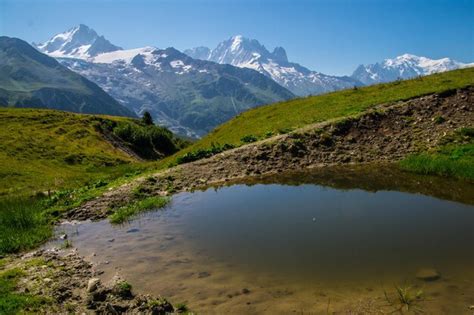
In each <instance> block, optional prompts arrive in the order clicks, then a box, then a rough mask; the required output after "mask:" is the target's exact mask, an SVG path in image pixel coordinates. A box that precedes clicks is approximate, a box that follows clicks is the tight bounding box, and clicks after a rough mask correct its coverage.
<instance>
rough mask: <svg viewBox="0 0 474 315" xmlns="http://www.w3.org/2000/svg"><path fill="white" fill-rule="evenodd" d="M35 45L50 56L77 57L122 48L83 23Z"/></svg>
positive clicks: (85, 56) (86, 56) (82, 57)
mask: <svg viewBox="0 0 474 315" xmlns="http://www.w3.org/2000/svg"><path fill="white" fill-rule="evenodd" d="M36 47H37V48H38V49H39V50H40V51H42V52H44V53H46V54H48V55H50V56H52V57H63V58H79V59H88V58H91V57H94V56H97V55H98V54H101V53H106V52H111V51H116V50H121V49H122V48H120V47H118V46H115V45H113V44H111V43H110V42H109V41H108V40H107V39H105V37H104V36H99V35H98V34H97V32H96V31H95V30H94V29H92V28H90V27H89V26H87V25H85V24H79V25H78V26H75V27H73V28H70V29H69V30H67V31H65V32H63V33H59V34H56V35H55V36H53V37H52V38H51V39H49V40H48V41H46V42H44V43H42V44H39V45H36Z"/></svg>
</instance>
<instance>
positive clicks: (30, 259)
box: [0, 249, 175, 314]
mask: <svg viewBox="0 0 474 315" xmlns="http://www.w3.org/2000/svg"><path fill="white" fill-rule="evenodd" d="M2 268H4V269H12V268H17V269H19V270H21V271H23V272H24V275H23V276H22V278H21V281H20V282H19V283H18V286H17V292H23V293H28V294H32V295H35V296H41V297H46V298H47V299H48V302H47V303H45V305H44V309H43V310H41V311H40V312H41V313H48V314H60V313H61V314H68V313H75V314H80V313H97V314H119V313H124V312H126V313H134V314H137V313H140V314H165V313H173V312H174V311H175V310H174V308H173V306H172V305H171V304H170V303H169V302H168V301H166V300H165V299H163V298H161V297H152V296H150V295H135V294H133V292H132V289H131V288H130V287H127V286H126V285H123V284H124V283H126V282H124V280H123V279H121V278H120V277H119V276H118V275H117V276H115V277H114V278H113V279H112V280H111V281H110V283H107V284H102V283H101V282H100V280H99V279H98V278H97V276H98V275H99V274H100V272H99V271H97V270H96V269H95V267H94V265H92V264H91V263H89V262H86V261H85V260H84V259H83V258H82V257H80V256H79V255H78V254H77V253H76V251H75V250H55V249H53V250H38V251H35V252H31V253H28V254H26V255H23V256H20V257H16V258H14V259H11V262H10V263H7V264H6V265H5V266H3V267H2ZM2 268H0V270H1V269H2ZM121 284H122V285H121ZM35 311H38V310H35Z"/></svg>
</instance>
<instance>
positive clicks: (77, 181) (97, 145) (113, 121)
mask: <svg viewBox="0 0 474 315" xmlns="http://www.w3.org/2000/svg"><path fill="white" fill-rule="evenodd" d="M0 126H1V127H0V198H1V197H2V196H5V195H10V196H11V195H28V194H33V193H35V192H38V191H46V190H48V189H51V190H57V189H67V188H74V187H79V186H81V185H84V184H86V183H91V182H95V181H98V180H108V179H112V178H115V177H118V176H120V175H123V174H126V173H130V172H135V171H137V170H140V169H143V168H144V167H146V166H147V163H145V162H140V163H139V161H140V160H141V159H140V157H145V158H146V157H151V158H158V157H160V156H164V155H169V154H171V153H174V152H176V151H177V150H178V149H179V148H180V147H181V145H182V142H181V141H180V140H178V139H176V138H174V137H173V136H172V134H171V133H170V132H169V131H167V130H165V129H163V128H159V127H154V126H143V125H141V123H140V122H139V121H138V120H133V119H129V118H120V117H108V116H92V115H81V114H73V113H67V112H61V111H54V110H38V109H0ZM104 133H105V134H108V139H109V140H110V139H111V140H113V141H107V140H106V138H105V136H104ZM150 137H151V138H152V139H153V140H154V141H155V139H157V140H156V141H155V142H159V143H150V140H149V139H150ZM146 141H148V142H149V143H146ZM112 142H113V143H114V144H112ZM121 148H122V149H121ZM150 148H153V149H150ZM124 150H126V151H127V152H130V153H132V154H129V153H127V152H125V151H124ZM158 150H161V151H158ZM134 153H136V154H137V155H135V154H134Z"/></svg>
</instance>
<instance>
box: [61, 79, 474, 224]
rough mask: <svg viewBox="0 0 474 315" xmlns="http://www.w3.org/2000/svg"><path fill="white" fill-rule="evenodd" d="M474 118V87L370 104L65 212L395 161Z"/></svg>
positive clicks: (92, 211) (72, 216)
mask: <svg viewBox="0 0 474 315" xmlns="http://www.w3.org/2000/svg"><path fill="white" fill-rule="evenodd" d="M473 122H474V87H468V88H464V89H458V90H452V91H447V92H445V93H442V94H433V95H428V96H423V97H419V98H414V99H411V100H408V101H403V102H397V103H394V104H384V105H380V106H377V107H375V108H373V109H370V110H368V111H366V112H364V113H362V114H361V115H359V116H357V117H355V118H346V119H342V120H338V121H332V122H326V123H321V124H315V125H311V126H307V127H304V128H302V129H299V130H296V131H294V132H292V133H290V134H287V135H279V136H275V137H272V138H269V139H266V140H263V141H259V142H256V143H252V144H248V145H245V146H242V147H239V148H236V149H233V150H229V151H225V152H223V153H220V154H217V155H215V156H213V157H210V158H208V159H203V160H199V161H196V162H192V163H188V164H182V165H178V166H176V167H173V168H170V169H168V170H165V171H162V172H158V173H156V174H153V175H152V176H150V177H147V178H139V179H137V180H135V181H134V182H132V183H127V184H125V185H123V186H121V187H118V188H116V189H114V190H112V191H108V192H106V193H104V194H103V195H102V196H100V197H98V198H96V199H93V200H90V201H88V202H86V203H84V204H83V205H82V206H80V207H78V208H76V209H72V210H71V211H69V212H68V213H66V215H65V218H66V219H68V220H87V219H91V220H100V219H104V218H106V217H107V216H108V215H109V214H110V213H111V212H113V209H114V208H117V207H120V206H122V205H125V204H127V203H129V202H130V201H132V200H133V199H134V198H135V196H134V194H133V191H134V190H136V189H140V191H141V192H142V193H144V194H147V195H150V196H152V195H168V194H171V193H175V192H181V191H192V190H195V189H200V188H204V187H207V186H211V185H220V184H225V183H227V182H231V181H239V180H243V179H244V178H246V177H249V178H252V177H256V176H261V175H270V174H277V173H283V172H286V171H295V170H304V169H310V168H321V167H327V166H337V165H363V164H380V163H392V162H396V161H399V160H401V159H403V158H404V157H406V156H408V155H410V154H413V153H419V152H424V151H427V150H429V149H432V148H435V147H437V146H438V145H439V144H440V143H442V141H443V139H445V137H447V136H449V135H451V134H452V133H453V132H454V131H455V130H456V129H458V128H461V127H466V126H472V124H473Z"/></svg>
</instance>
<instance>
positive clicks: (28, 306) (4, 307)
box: [0, 269, 48, 314]
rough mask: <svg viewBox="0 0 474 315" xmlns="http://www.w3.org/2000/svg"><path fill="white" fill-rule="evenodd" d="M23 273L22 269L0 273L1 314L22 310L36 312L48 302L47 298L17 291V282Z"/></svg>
mask: <svg viewBox="0 0 474 315" xmlns="http://www.w3.org/2000/svg"><path fill="white" fill-rule="evenodd" d="M22 275H23V271H21V270H20V269H10V270H8V271H4V272H2V273H0V314H16V313H18V312H20V311H27V312H28V313H34V311H37V310H39V309H40V308H41V306H43V305H45V304H47V303H48V300H47V299H45V298H40V297H36V296H33V295H30V294H27V293H17V292H15V290H16V286H17V282H18V280H19V278H20V277H21V276H22Z"/></svg>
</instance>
